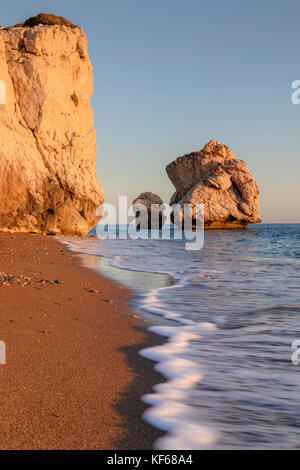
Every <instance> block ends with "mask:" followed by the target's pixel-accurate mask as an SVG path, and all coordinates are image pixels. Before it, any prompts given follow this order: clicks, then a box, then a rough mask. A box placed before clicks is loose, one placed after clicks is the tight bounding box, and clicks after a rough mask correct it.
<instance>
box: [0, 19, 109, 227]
mask: <svg viewBox="0 0 300 470" xmlns="http://www.w3.org/2000/svg"><path fill="white" fill-rule="evenodd" d="M48 16H49V15H44V17H43V15H39V17H37V18H36V19H35V18H31V19H29V20H28V21H26V22H25V23H23V25H22V26H19V27H12V28H0V81H1V82H2V83H3V82H4V83H5V87H6V104H0V144H1V145H0V174H1V179H0V230H2V231H3V230H5V231H13V232H39V233H50V234H60V233H62V234H85V233H87V232H88V231H89V230H90V229H91V228H92V227H93V226H94V225H95V224H96V223H97V220H98V217H97V216H96V209H97V207H98V206H99V205H100V204H102V202H103V190H102V187H101V185H100V183H99V181H98V179H97V176H96V167H95V159H96V154H97V148H96V135H95V130H94V119H93V111H92V108H91V104H90V100H91V96H92V93H93V72H92V65H91V62H90V59H89V55H88V52H87V39H86V36H85V34H84V32H83V30H82V29H80V28H79V27H75V26H74V25H72V24H71V23H69V22H67V20H64V19H62V18H57V17H54V16H53V15H50V16H51V18H50V20H49V18H48V19H47V18H46V17H48ZM56 18H57V19H56ZM63 20H64V21H65V22H64V21H63ZM36 24H37V25H36Z"/></svg>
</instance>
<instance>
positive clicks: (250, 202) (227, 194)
mask: <svg viewBox="0 0 300 470" xmlns="http://www.w3.org/2000/svg"><path fill="white" fill-rule="evenodd" d="M166 171H167V173H168V176H169V177H170V179H171V181H172V183H173V184H174V186H175V188H176V192H175V194H174V195H173V196H172V198H171V202H170V203H171V205H173V204H175V203H178V204H180V205H181V206H182V207H183V206H184V204H192V206H193V217H196V204H204V225H205V227H206V228H221V229H226V228H230V229H231V228H246V227H247V226H248V225H249V224H253V223H257V222H261V219H260V216H259V188H258V186H257V184H256V182H255V180H254V177H253V175H252V174H251V173H250V172H249V170H248V167H247V165H246V163H245V162H243V161H242V160H237V159H236V157H235V155H234V153H233V152H232V151H231V150H230V149H229V148H228V147H226V145H222V144H220V142H214V141H210V142H209V143H208V144H207V145H206V146H205V147H204V148H203V150H201V151H199V152H194V153H191V154H189V155H185V156H184V157H180V158H177V160H175V161H174V162H172V163H170V164H169V165H168V166H167V168H166Z"/></svg>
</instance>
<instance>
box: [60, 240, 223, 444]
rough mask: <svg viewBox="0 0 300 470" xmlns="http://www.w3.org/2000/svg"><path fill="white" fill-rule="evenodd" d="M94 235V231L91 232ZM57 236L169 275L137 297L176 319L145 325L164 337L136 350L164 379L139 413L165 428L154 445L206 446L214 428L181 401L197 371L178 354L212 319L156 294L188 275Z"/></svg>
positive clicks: (117, 263) (114, 260)
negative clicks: (168, 281)
mask: <svg viewBox="0 0 300 470" xmlns="http://www.w3.org/2000/svg"><path fill="white" fill-rule="evenodd" d="M93 238H94V237H93ZM59 240H60V241H61V242H62V243H64V244H65V245H67V247H68V249H70V250H71V251H76V252H77V253H81V254H85V255H91V256H98V257H100V258H105V259H107V260H108V261H109V264H110V266H111V267H113V268H117V269H121V270H125V271H132V272H148V273H150V272H151V273H152V274H164V275H168V276H170V277H172V279H173V281H174V284H173V285H171V286H167V287H159V288H155V289H152V290H150V291H149V292H148V293H147V294H145V295H144V296H142V297H141V298H139V299H138V300H139V304H138V307H139V308H141V309H142V310H144V311H145V312H148V313H150V314H152V315H158V316H161V317H164V318H165V319H166V320H169V321H173V322H176V323H177V325H176V326H151V327H149V328H148V329H149V331H151V332H152V333H155V334H157V335H160V336H163V337H165V338H167V340H166V343H164V344H163V345H161V346H155V347H150V348H147V349H143V350H141V351H140V352H139V354H140V355H141V356H142V357H145V358H147V359H149V360H152V361H153V362H155V363H156V364H155V366H154V369H155V370H156V371H157V372H159V373H160V374H162V375H163V376H164V377H165V379H166V382H164V383H160V384H157V385H155V386H154V387H153V393H150V394H147V395H144V396H142V397H141V400H142V401H143V402H144V403H146V404H148V405H150V408H148V409H147V410H146V412H145V413H144V415H143V419H144V420H145V421H146V422H148V423H149V424H151V425H152V426H154V427H156V428H158V429H160V430H162V431H165V432H166V434H165V435H164V436H163V437H161V438H160V439H158V440H157V441H156V442H155V444H154V447H155V448H156V449H159V450H167V449H168V450H185V449H186V450H196V449H208V448H210V447H212V446H213V445H214V444H215V443H216V442H217V440H218V435H217V433H216V431H215V430H214V429H211V428H209V427H207V426H203V425H201V424H199V422H198V421H197V422H196V421H195V418H194V409H193V407H192V406H190V405H188V404H186V401H187V400H186V399H187V397H188V393H189V392H190V391H191V390H192V389H193V388H194V387H196V386H197V384H198V383H199V382H201V380H202V377H203V372H202V371H201V370H200V366H199V364H198V363H197V362H196V361H192V360H190V359H187V358H185V357H183V356H190V354H189V352H190V349H191V346H190V345H191V341H193V340H199V339H200V338H201V336H203V335H207V334H209V333H210V332H213V331H216V329H217V326H216V325H215V324H213V323H208V322H207V323H205V322H202V323H197V322H195V321H193V320H190V319H188V318H185V317H184V316H183V315H180V314H178V313H175V312H172V311H170V310H168V308H167V305H165V304H164V303H163V302H162V301H161V300H160V295H161V294H162V293H163V292H164V293H165V291H167V290H168V291H172V290H173V289H175V290H177V289H180V288H184V287H185V286H187V285H189V283H190V281H191V279H192V278H193V276H191V275H187V274H184V275H182V274H181V273H178V272H172V271H161V270H156V271H155V270H153V269H152V270H151V271H146V270H143V271H142V270H141V269H138V268H134V267H133V266H130V267H128V266H126V267H125V266H124V262H125V261H126V258H127V257H126V256H124V257H122V256H120V255H117V256H112V257H109V256H103V255H101V254H99V253H97V252H96V253H95V252H93V251H92V250H89V249H90V248H91V247H89V246H88V244H87V245H86V246H85V247H83V246H82V243H79V242H78V241H77V240H70V239H69V240H65V239H61V238H59Z"/></svg>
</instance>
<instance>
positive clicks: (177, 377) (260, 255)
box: [65, 225, 300, 449]
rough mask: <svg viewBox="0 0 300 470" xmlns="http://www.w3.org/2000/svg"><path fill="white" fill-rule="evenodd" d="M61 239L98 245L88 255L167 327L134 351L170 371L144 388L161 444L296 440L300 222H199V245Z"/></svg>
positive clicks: (289, 443)
mask: <svg viewBox="0 0 300 470" xmlns="http://www.w3.org/2000/svg"><path fill="white" fill-rule="evenodd" d="M91 235H93V234H91ZM65 242H67V243H69V245H70V246H71V248H72V249H74V250H76V251H80V252H83V253H87V254H91V255H96V256H97V255H98V256H99V255H101V256H102V257H103V256H104V257H105V260H104V262H101V263H98V262H96V263H95V259H97V260H98V258H95V257H93V262H92V261H91V265H92V264H94V266H93V267H95V264H96V266H97V268H99V269H100V270H102V272H103V273H104V274H106V275H108V276H110V277H112V278H114V279H116V280H117V281H119V282H121V283H123V284H124V285H126V286H128V287H131V288H134V289H136V290H137V297H136V301H135V303H136V305H135V308H137V309H138V310H139V312H140V314H141V315H144V316H145V317H147V318H148V320H150V321H151V322H152V323H153V326H152V328H151V329H152V330H153V331H155V332H156V333H158V334H161V335H163V336H165V337H166V342H165V344H164V345H163V346H159V347H156V348H151V349H149V350H146V351H142V352H141V354H142V355H144V356H146V357H149V358H151V359H153V360H154V361H156V365H155V367H156V368H157V369H158V370H159V371H161V372H162V373H163V374H164V375H165V376H166V377H167V379H168V380H167V382H166V383H164V384H160V385H159V384H158V385H157V386H156V387H155V390H154V393H153V394H150V395H148V396H146V397H143V400H144V401H146V402H147V403H149V404H151V405H152V407H150V408H149V409H148V411H147V412H146V414H145V416H144V418H145V419H146V420H148V421H149V422H150V423H152V424H153V425H154V426H157V427H159V428H161V429H163V430H165V431H167V432H166V434H165V436H164V437H163V438H161V439H160V440H159V441H158V442H157V443H156V447H157V448H162V449H164V448H165V449H176V448H179V449H200V448H212V449H220V448H221V449H224V448H225V449H229V448H230V449H232V448H245V449H246V448H284V449H295V448H299V447H300V394H299V385H300V375H299V373H300V365H299V366H295V365H293V363H292V361H291V355H292V352H293V351H292V349H291V345H292V342H293V341H294V340H300V321H299V320H300V282H299V281H300V225H261V226H254V227H253V228H252V229H251V230H248V231H236V232H233V231H210V232H206V234H205V244H204V248H203V249H202V250H201V251H186V250H185V245H184V242H183V241H181V240H164V241H161V240H153V241H150V240H99V239H98V238H97V237H95V236H90V237H86V238H84V239H78V238H70V239H68V240H66V239H65ZM91 259H92V257H91ZM114 267H115V268H118V269H114ZM145 273H146V274H145ZM147 273H148V274H147ZM149 273H152V274H149ZM153 273H156V274H153Z"/></svg>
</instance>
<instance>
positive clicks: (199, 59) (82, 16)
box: [1, 0, 300, 223]
mask: <svg viewBox="0 0 300 470" xmlns="http://www.w3.org/2000/svg"><path fill="white" fill-rule="evenodd" d="M40 12H42V13H53V14H56V15H59V16H64V17H66V18H67V19H69V20H70V21H72V22H73V23H75V24H78V25H79V26H81V27H83V28H84V30H85V32H86V34H87V37H88V40H89V53H90V57H91V60H92V63H93V67H94V81H95V91H94V96H93V98H92V105H93V108H94V114H95V128H96V132H97V144H98V157H97V173H98V176H99V179H100V181H101V183H102V184H103V186H104V191H105V196H106V201H107V202H111V203H114V204H116V202H117V199H118V196H119V195H127V196H128V198H129V200H130V201H131V200H132V199H133V198H134V197H135V196H137V195H138V194H140V193H141V192H144V191H152V192H155V193H158V194H159V195H160V196H161V197H162V199H163V200H164V201H165V202H169V199H170V196H171V195H172V193H173V192H174V187H173V186H172V183H171V182H170V180H169V179H168V177H167V174H166V172H165V167H166V165H167V164H168V163H170V162H171V161H173V160H174V159H176V158H177V157H179V156H181V155H184V154H187V153H190V152H192V151H196V150H200V149H202V148H203V146H204V145H205V144H206V143H207V142H208V141H209V140H211V139H214V140H220V141H221V142H222V143H224V144H226V145H228V146H229V147H230V149H231V150H232V151H233V152H234V153H235V154H236V156H237V158H241V159H243V160H245V161H246V162H247V164H248V166H249V169H250V170H251V172H252V173H253V174H254V176H255V178H256V180H257V182H258V185H259V187H260V189H261V216H262V219H263V221H264V222H266V223H272V222H280V223H293V222H297V223H300V184H299V178H300V152H299V150H300V145H299V144H300V142H299V135H300V104H299V105H295V104H293V103H292V100H291V96H292V93H293V90H292V88H291V86H292V82H293V81H295V80H300V52H299V36H300V25H299V17H300V16H299V14H300V3H299V1H298V0H289V1H288V2H286V1H284V0H282V1H279V0H263V1H261V0H251V1H250V0H248V1H246V0H243V1H240V0H226V2H225V1H224V0H210V1H207V0H206V1H202V0H126V1H125V0H85V1H84V2H83V1H78V0H72V1H70V0H64V1H63V2H62V1H61V0H60V1H58V0H51V1H35V0H27V1H26V2H24V1H21V0H14V1H13V2H10V3H9V2H8V3H5V6H2V8H1V24H2V25H4V26H9V25H13V24H15V23H19V22H21V21H23V20H25V19H27V18H28V17H30V16H34V15H36V14H37V13H40Z"/></svg>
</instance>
